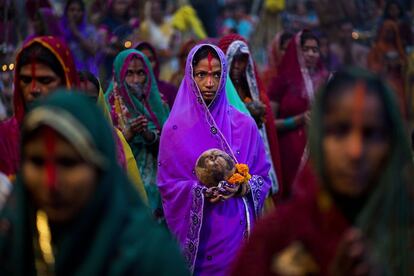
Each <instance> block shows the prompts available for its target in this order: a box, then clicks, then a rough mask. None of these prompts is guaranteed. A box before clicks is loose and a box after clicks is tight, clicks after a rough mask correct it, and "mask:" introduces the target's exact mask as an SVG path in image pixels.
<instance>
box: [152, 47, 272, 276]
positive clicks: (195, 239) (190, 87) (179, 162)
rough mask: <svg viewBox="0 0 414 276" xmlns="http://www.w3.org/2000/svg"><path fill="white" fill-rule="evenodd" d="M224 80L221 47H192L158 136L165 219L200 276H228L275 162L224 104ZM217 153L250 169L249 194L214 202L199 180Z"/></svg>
mask: <svg viewBox="0 0 414 276" xmlns="http://www.w3.org/2000/svg"><path fill="white" fill-rule="evenodd" d="M226 76H227V65H226V59H225V55H224V53H223V52H222V51H221V50H220V49H219V48H217V47H215V46H213V45H209V44H201V45H197V46H195V47H194V48H193V49H192V50H191V52H190V54H189V55H188V58H187V64H186V69H185V76H184V79H183V81H182V83H181V86H180V89H179V91H178V94H177V97H176V100H175V103H174V106H173V108H172V111H171V113H170V117H169V118H168V120H167V122H166V123H165V125H164V129H163V132H162V135H161V144H160V154H159V159H158V161H159V163H158V165H159V168H158V181H157V182H158V186H159V190H160V193H161V197H162V202H163V207H164V213H165V218H166V220H167V224H168V227H169V229H170V230H171V232H172V233H173V234H174V235H175V236H176V237H177V239H178V241H179V242H180V244H181V247H182V249H183V251H184V255H185V257H186V259H187V262H188V265H189V268H190V270H191V271H192V272H193V273H194V274H195V275H226V274H228V269H229V265H230V264H231V262H232V260H233V258H234V256H235V255H236V253H237V250H238V249H239V246H240V245H241V243H242V242H243V241H244V240H245V239H246V238H247V237H248V235H249V234H250V231H251V227H252V225H253V222H254V221H255V220H256V219H257V217H258V216H259V215H260V212H261V209H262V206H263V202H264V199H265V197H266V194H267V192H268V191H269V188H270V179H269V169H270V164H269V163H268V162H267V161H266V153H265V151H264V145H263V142H262V140H261V138H260V135H259V132H258V130H257V127H256V124H255V122H254V121H253V119H251V118H250V117H248V116H246V115H244V114H242V113H240V112H239V111H237V110H236V109H235V108H233V107H232V106H231V105H229V103H228V102H227V98H226V93H225V83H226ZM212 148H217V149H221V150H222V151H224V152H226V153H227V154H228V155H229V156H231V157H232V158H233V159H234V161H235V162H236V163H244V164H247V165H248V166H249V169H250V173H251V174H252V178H251V179H250V180H249V181H248V182H247V183H245V184H243V185H246V186H245V187H246V189H244V188H243V191H244V192H241V193H240V191H237V192H236V191H230V192H229V194H228V195H226V196H219V197H218V198H219V199H220V200H218V201H217V198H216V197H210V195H209V193H208V191H209V189H207V188H206V187H205V186H203V184H201V183H200V182H199V180H198V179H197V176H196V174H195V169H194V167H195V163H196V160H197V158H198V157H199V156H200V155H201V154H202V153H203V152H204V151H206V150H208V149H212ZM228 191H229V190H228ZM206 192H207V193H206Z"/></svg>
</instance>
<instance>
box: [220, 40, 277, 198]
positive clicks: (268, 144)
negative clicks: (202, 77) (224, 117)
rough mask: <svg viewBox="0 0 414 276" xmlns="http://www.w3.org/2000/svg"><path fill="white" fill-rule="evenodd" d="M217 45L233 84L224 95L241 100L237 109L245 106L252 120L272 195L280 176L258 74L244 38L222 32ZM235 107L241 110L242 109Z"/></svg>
mask: <svg viewBox="0 0 414 276" xmlns="http://www.w3.org/2000/svg"><path fill="white" fill-rule="evenodd" d="M219 46H220V48H221V49H222V50H223V52H225V53H226V58H227V62H228V63H227V69H228V73H229V78H228V79H227V82H228V83H230V82H231V84H233V85H234V86H233V85H231V84H230V85H228V86H227V87H226V93H227V97H228V99H229V102H230V104H232V105H234V106H238V103H240V102H242V103H243V104H244V105H245V106H242V107H241V108H243V109H244V110H246V109H247V110H248V112H247V114H249V115H251V116H252V117H253V118H254V120H255V121H256V124H257V127H258V128H259V133H260V136H261V137H262V139H263V142H264V145H265V149H266V155H267V159H268V160H269V162H270V163H271V170H270V179H271V181H272V194H276V193H277V192H278V191H279V188H281V187H280V185H279V178H280V176H278V175H277V174H280V173H281V169H280V161H279V146H278V140H277V135H276V129H275V126H274V123H273V121H274V117H273V115H272V111H271V107H270V102H269V98H268V97H267V95H266V92H265V89H264V86H263V84H262V82H261V79H260V77H259V76H258V72H257V70H256V66H255V64H254V61H253V59H252V55H251V52H250V50H249V47H248V45H247V42H246V40H245V39H244V38H243V37H241V36H240V35H235V34H231V35H226V36H224V37H223V38H221V39H220V41H219ZM232 90H233V92H232ZM234 90H235V91H234ZM239 110H240V111H242V109H239ZM242 112H243V111H242ZM280 179H281V178H280ZM279 192H280V191H279Z"/></svg>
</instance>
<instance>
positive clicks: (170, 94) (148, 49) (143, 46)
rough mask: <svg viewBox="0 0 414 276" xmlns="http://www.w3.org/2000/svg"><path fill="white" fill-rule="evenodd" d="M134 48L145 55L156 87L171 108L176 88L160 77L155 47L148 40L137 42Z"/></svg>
mask: <svg viewBox="0 0 414 276" xmlns="http://www.w3.org/2000/svg"><path fill="white" fill-rule="evenodd" d="M134 48H135V49H137V50H138V51H141V52H142V53H143V54H144V55H146V56H147V58H148V60H149V61H150V63H151V66H152V70H153V71H154V75H155V79H156V80H157V85H158V89H159V91H160V93H161V95H162V96H163V98H164V99H165V101H166V102H167V103H168V106H169V107H170V108H172V106H173V104H174V100H175V97H176V95H177V90H178V89H177V87H175V86H174V85H172V84H171V83H168V82H166V81H163V80H161V79H160V61H159V59H158V55H157V52H156V50H155V48H154V47H153V46H152V45H151V44H150V43H149V42H145V41H143V42H140V43H138V44H137V45H136V46H135V47H134Z"/></svg>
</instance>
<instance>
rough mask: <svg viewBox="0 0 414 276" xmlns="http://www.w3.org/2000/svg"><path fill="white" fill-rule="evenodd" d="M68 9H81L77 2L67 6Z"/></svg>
mask: <svg viewBox="0 0 414 276" xmlns="http://www.w3.org/2000/svg"><path fill="white" fill-rule="evenodd" d="M68 9H82V7H81V5H80V3H79V2H76V1H74V2H72V3H70V4H69V6H68Z"/></svg>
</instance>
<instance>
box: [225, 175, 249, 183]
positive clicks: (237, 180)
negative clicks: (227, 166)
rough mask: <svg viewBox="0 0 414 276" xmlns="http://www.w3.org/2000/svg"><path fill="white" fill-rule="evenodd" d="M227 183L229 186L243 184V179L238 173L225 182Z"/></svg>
mask: <svg viewBox="0 0 414 276" xmlns="http://www.w3.org/2000/svg"><path fill="white" fill-rule="evenodd" d="M227 182H229V183H230V184H233V185H234V184H243V183H244V182H245V178H244V176H242V175H241V174H239V173H235V174H233V175H232V176H231V177H230V178H229V180H227Z"/></svg>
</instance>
